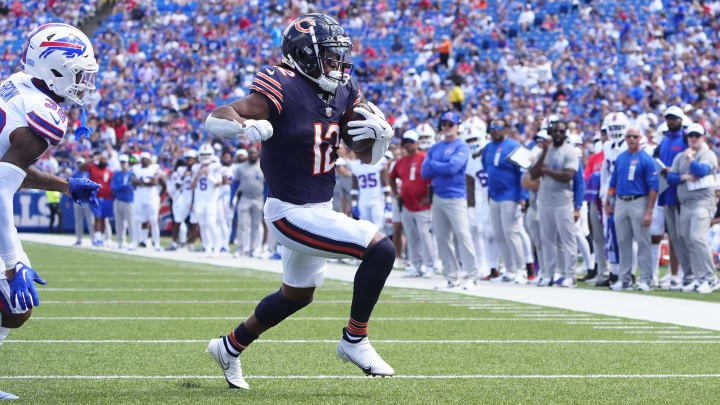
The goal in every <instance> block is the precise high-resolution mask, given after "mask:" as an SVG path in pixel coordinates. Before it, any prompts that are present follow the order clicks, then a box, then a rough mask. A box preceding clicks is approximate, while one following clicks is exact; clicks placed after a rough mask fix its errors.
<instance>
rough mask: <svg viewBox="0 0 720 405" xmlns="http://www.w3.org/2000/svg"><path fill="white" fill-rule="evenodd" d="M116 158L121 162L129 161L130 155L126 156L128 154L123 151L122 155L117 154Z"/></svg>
mask: <svg viewBox="0 0 720 405" xmlns="http://www.w3.org/2000/svg"><path fill="white" fill-rule="evenodd" d="M118 160H119V161H121V162H129V161H130V157H128V155H126V154H124V153H123V154H122V155H120V156H118Z"/></svg>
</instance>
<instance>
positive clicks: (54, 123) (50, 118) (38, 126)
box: [25, 98, 68, 146]
mask: <svg viewBox="0 0 720 405" xmlns="http://www.w3.org/2000/svg"><path fill="white" fill-rule="evenodd" d="M25 120H26V121H27V123H28V126H29V127H30V129H32V130H33V132H35V133H37V134H38V135H40V136H41V137H43V138H44V139H45V140H46V141H47V142H48V143H49V144H50V145H52V146H55V145H57V144H58V143H60V141H62V138H63V136H65V131H67V125H68V119H67V116H66V115H65V112H64V111H63V109H62V107H60V106H59V105H57V104H56V103H55V102H54V101H52V100H50V99H49V98H48V99H46V100H45V101H44V102H43V101H41V100H39V99H38V102H36V103H32V104H28V107H27V108H26V109H25Z"/></svg>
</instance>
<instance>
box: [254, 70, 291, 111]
mask: <svg viewBox="0 0 720 405" xmlns="http://www.w3.org/2000/svg"><path fill="white" fill-rule="evenodd" d="M278 69H279V68H272V67H265V68H262V69H260V70H258V71H257V73H256V74H255V77H254V78H253V81H252V85H250V93H258V94H260V95H262V96H263V97H264V98H265V101H267V103H268V107H269V108H270V116H271V117H272V116H279V115H280V114H282V109H283V101H284V97H283V86H282V79H280V76H281V73H280V71H279V70H278Z"/></svg>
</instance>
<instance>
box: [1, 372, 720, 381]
mask: <svg viewBox="0 0 720 405" xmlns="http://www.w3.org/2000/svg"><path fill="white" fill-rule="evenodd" d="M244 377H245V379H250V380H377V381H380V380H382V378H372V377H365V376H359V375H255V376H252V375H249V376H248V375H246V376H244ZM224 378H225V377H223V376H218V375H16V376H0V380H180V379H183V380H187V379H193V380H221V379H224ZM388 378H392V379H401V380H500V379H502V380H561V379H583V380H584V379H670V378H679V379H690V378H720V374H559V375H492V374H489V375H478V374H469V375H396V376H393V377H388Z"/></svg>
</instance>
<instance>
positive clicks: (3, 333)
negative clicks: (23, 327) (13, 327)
mask: <svg viewBox="0 0 720 405" xmlns="http://www.w3.org/2000/svg"><path fill="white" fill-rule="evenodd" d="M8 333H10V328H3V327H0V346H2V344H3V342H4V341H5V338H6V337H7V335H8Z"/></svg>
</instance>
